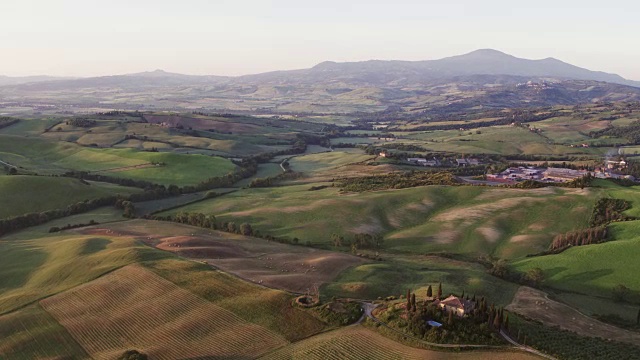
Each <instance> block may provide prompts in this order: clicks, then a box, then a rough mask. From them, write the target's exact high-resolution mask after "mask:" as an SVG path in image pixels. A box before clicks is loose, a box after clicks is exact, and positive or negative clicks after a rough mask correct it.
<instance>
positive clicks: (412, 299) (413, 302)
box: [411, 293, 418, 312]
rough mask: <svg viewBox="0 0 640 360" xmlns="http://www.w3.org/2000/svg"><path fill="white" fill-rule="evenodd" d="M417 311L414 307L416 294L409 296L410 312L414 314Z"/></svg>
mask: <svg viewBox="0 0 640 360" xmlns="http://www.w3.org/2000/svg"><path fill="white" fill-rule="evenodd" d="M417 309H418V308H417V307H416V294H415V293H413V294H411V310H413V311H414V312H415V311H416V310H417Z"/></svg>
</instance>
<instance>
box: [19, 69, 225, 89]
mask: <svg viewBox="0 0 640 360" xmlns="http://www.w3.org/2000/svg"><path fill="white" fill-rule="evenodd" d="M223 79H227V78H226V77H223V76H198V75H183V74H176V73H170V72H166V71H163V70H155V71H148V72H141V73H134V74H125V75H112V76H99V77H89V78H80V79H70V80H58V81H47V82H30V83H24V84H18V85H19V86H18V89H21V90H26V91H58V90H66V91H72V90H79V89H92V88H101V89H104V88H112V89H118V88H119V89H125V90H133V91H142V90H144V89H149V88H163V87H172V86H192V85H203V84H210V83H216V82H219V81H221V80H223Z"/></svg>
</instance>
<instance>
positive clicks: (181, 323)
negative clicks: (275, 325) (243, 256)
mask: <svg viewBox="0 0 640 360" xmlns="http://www.w3.org/2000/svg"><path fill="white" fill-rule="evenodd" d="M41 305H42V306H43V307H44V308H45V310H47V311H48V312H49V313H51V314H52V315H53V317H54V318H56V319H57V320H58V322H60V324H62V325H63V326H64V327H65V328H66V329H67V330H68V331H69V333H71V335H72V336H73V337H74V338H75V339H76V341H78V343H80V345H81V346H82V347H83V348H84V349H85V350H86V352H87V353H89V354H90V355H91V356H92V357H93V358H95V359H112V358H115V357H116V356H118V355H119V354H121V353H122V352H124V351H125V350H127V349H138V350H140V351H142V352H144V353H147V354H148V355H149V356H150V357H151V358H153V359H177V358H198V357H207V358H209V357H213V358H244V357H256V356H259V355H260V354H263V353H265V352H267V351H269V350H272V349H275V348H277V347H280V346H282V345H285V344H287V343H288V342H287V341H286V340H285V339H284V338H283V337H281V336H279V335H277V334H275V333H273V332H271V331H270V330H268V329H266V328H264V327H261V326H258V325H255V324H252V323H249V322H246V321H244V320H242V319H241V318H240V317H238V316H236V315H235V314H233V313H232V312H230V311H227V310H225V309H223V308H221V307H219V306H217V305H215V304H213V303H211V302H209V301H206V300H204V299H202V298H200V297H198V296H196V295H194V294H193V293H191V292H189V291H187V290H184V289H182V288H180V287H178V286H177V285H175V284H173V283H171V282H169V281H167V280H165V279H163V278H161V277H160V276H157V275H155V274H153V273H152V272H150V271H148V270H146V269H144V268H142V267H140V266H138V265H130V266H126V267H124V268H122V269H119V270H117V271H114V272H113V273H111V274H108V275H106V276H103V277H101V278H99V279H98V280H95V281H93V282H90V283H88V284H85V285H82V286H79V287H77V288H75V289H73V290H70V291H67V292H64V293H61V294H59V295H56V296H53V297H51V298H48V299H45V300H43V301H41Z"/></svg>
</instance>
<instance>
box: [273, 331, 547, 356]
mask: <svg viewBox="0 0 640 360" xmlns="http://www.w3.org/2000/svg"><path fill="white" fill-rule="evenodd" d="M262 359H270V360H271V359H272V360H281V359H282V360H284V359H318V360H324V359H336V360H338V359H354V360H355V359H422V360H444V359H479V360H482V359H495V360H506V359H509V360H529V359H539V358H538V357H537V356H533V355H528V354H524V353H519V352H482V351H474V352H470V353H454V352H439V351H432V350H424V349H418V348H413V347H409V346H406V345H403V344H400V343H398V342H396V341H393V340H391V339H389V338H386V337H384V336H382V335H380V334H378V333H377V332H375V331H373V330H369V329H367V328H365V327H363V326H361V325H357V326H349V327H346V328H342V329H339V330H334V331H329V332H326V333H323V334H321V335H317V336H314V337H312V338H309V339H306V340H303V341H300V342H297V343H295V344H291V345H288V346H285V347H283V348H281V349H278V350H276V351H274V352H272V353H269V354H267V355H265V356H263V357H262Z"/></svg>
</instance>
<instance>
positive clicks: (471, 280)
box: [321, 256, 518, 306]
mask: <svg viewBox="0 0 640 360" xmlns="http://www.w3.org/2000/svg"><path fill="white" fill-rule="evenodd" d="M439 283H442V291H443V295H444V296H448V295H449V294H457V295H460V294H461V293H462V292H463V291H464V293H465V294H469V296H472V295H473V294H476V295H477V296H485V297H486V298H487V299H488V301H490V302H495V303H496V304H497V305H502V306H506V305H508V304H509V303H510V302H511V300H512V299H513V295H514V294H515V292H516V290H517V289H518V286H517V285H515V284H512V283H509V282H506V281H503V280H500V279H497V278H495V277H493V276H491V275H489V274H487V272H486V269H485V268H484V267H482V266H480V265H478V264H471V263H464V262H458V261H454V260H449V259H445V258H441V257H436V256H390V257H387V258H385V260H384V261H382V262H380V263H373V264H364V265H359V266H356V267H353V268H351V269H349V270H347V271H345V272H343V273H342V274H341V275H340V276H339V277H338V278H337V279H336V280H335V281H334V282H332V283H330V284H328V285H326V286H324V287H323V289H322V290H321V294H322V296H323V297H325V298H326V299H330V298H331V297H333V296H336V297H349V298H360V299H377V298H379V297H381V298H386V297H388V296H395V297H396V298H399V297H400V296H401V295H403V294H406V292H407V289H411V291H412V292H414V293H416V294H417V295H416V296H418V297H426V294H427V288H428V287H429V285H431V286H432V287H433V288H434V289H437V287H438V284H439Z"/></svg>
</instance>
